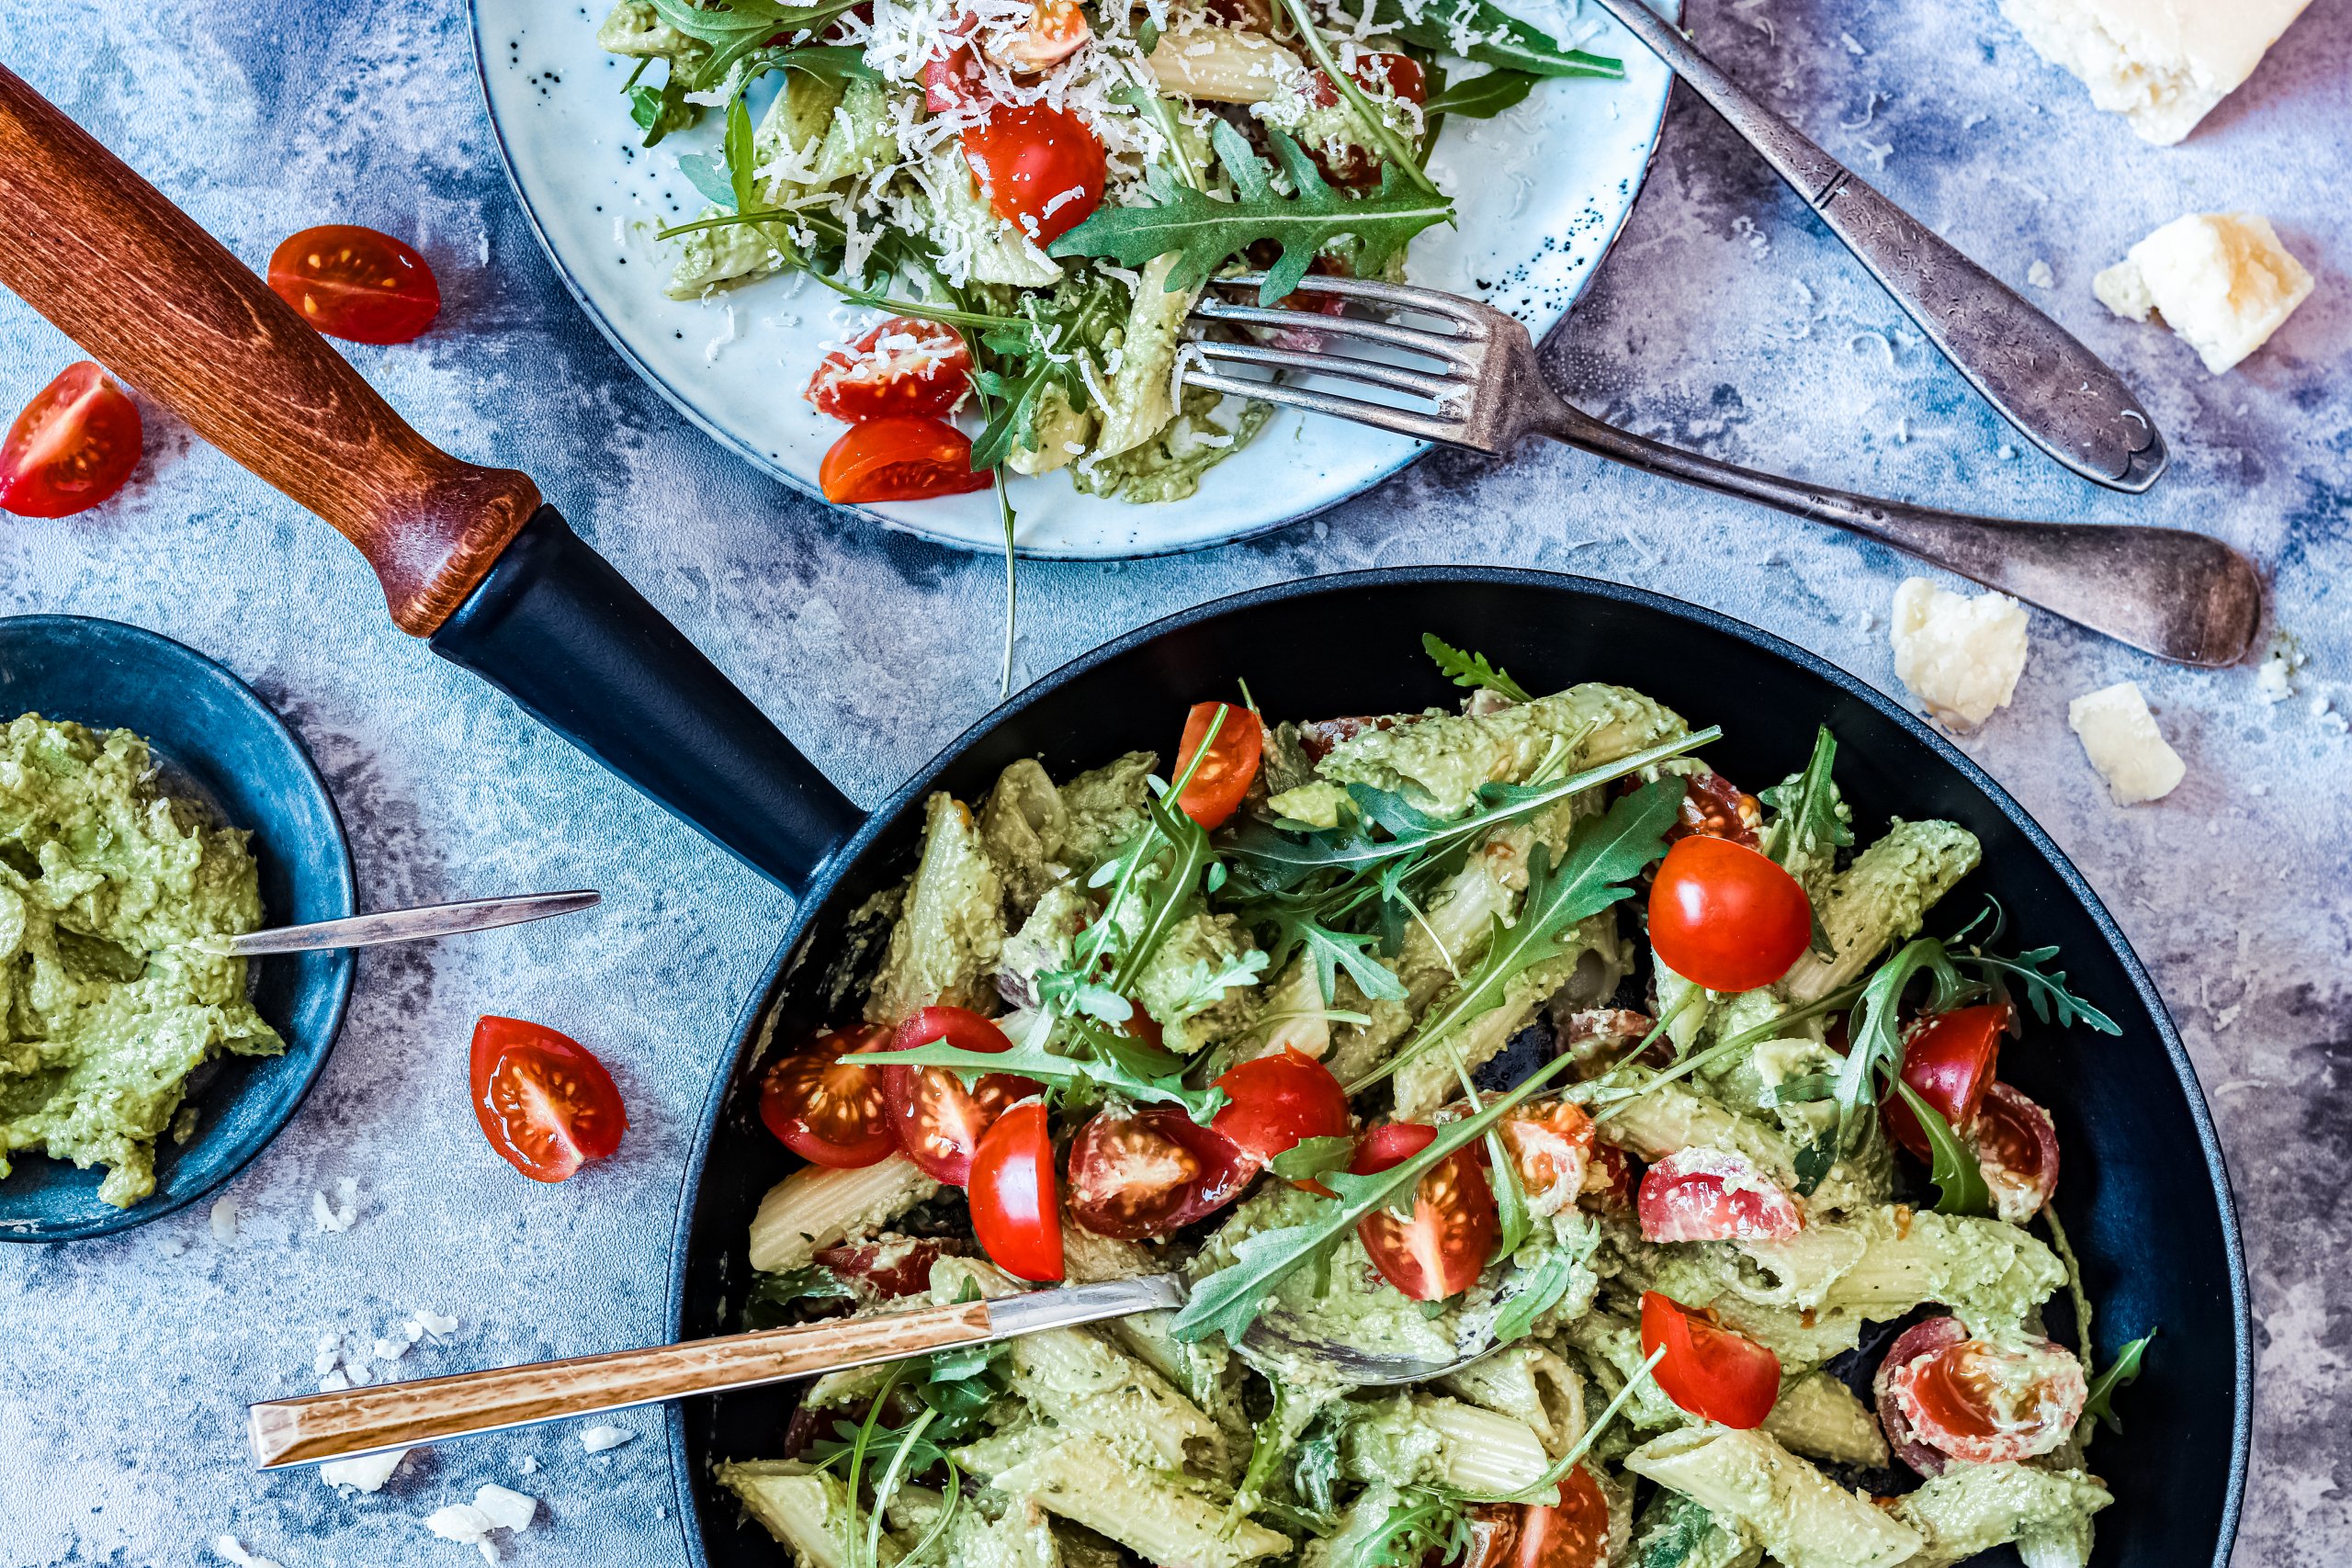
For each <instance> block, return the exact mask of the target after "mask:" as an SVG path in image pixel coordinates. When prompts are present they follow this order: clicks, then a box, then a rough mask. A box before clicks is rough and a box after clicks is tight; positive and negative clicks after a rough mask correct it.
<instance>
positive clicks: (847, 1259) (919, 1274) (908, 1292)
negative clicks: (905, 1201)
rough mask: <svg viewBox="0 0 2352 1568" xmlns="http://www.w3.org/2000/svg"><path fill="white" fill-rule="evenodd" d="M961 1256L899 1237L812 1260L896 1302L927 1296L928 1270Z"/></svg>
mask: <svg viewBox="0 0 2352 1568" xmlns="http://www.w3.org/2000/svg"><path fill="white" fill-rule="evenodd" d="M961 1256H962V1252H961V1250H960V1249H959V1248H957V1247H954V1246H951V1245H950V1244H948V1243H947V1242H944V1241H932V1240H927V1239H926V1240H913V1239H910V1238H907V1237H899V1238H898V1239H895V1240H891V1241H858V1242H851V1243H849V1244H847V1245H846V1246H842V1247H823V1248H820V1250H819V1251H818V1253H817V1255H816V1259H815V1260H816V1262H817V1263H819V1264H820V1265H821V1266H822V1267H824V1268H826V1269H831V1270H832V1272H833V1273H835V1274H837V1275H839V1276H840V1277H841V1278H842V1279H844V1280H855V1281H856V1282H857V1283H858V1284H861V1285H864V1286H865V1288H866V1289H867V1290H869V1291H872V1292H874V1293H875V1294H876V1295H877V1296H882V1297H885V1298H888V1299H891V1300H896V1299H897V1298H899V1297H901V1296H920V1295H922V1294H925V1293H926V1292H929V1291H930V1289H931V1266H932V1265H933V1264H934V1263H936V1262H938V1261H939V1260H940V1259H941V1258H956V1257H961Z"/></svg>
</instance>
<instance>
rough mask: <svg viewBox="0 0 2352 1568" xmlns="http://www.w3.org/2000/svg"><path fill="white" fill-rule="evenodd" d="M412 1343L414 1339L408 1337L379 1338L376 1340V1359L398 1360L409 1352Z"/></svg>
mask: <svg viewBox="0 0 2352 1568" xmlns="http://www.w3.org/2000/svg"><path fill="white" fill-rule="evenodd" d="M411 1343H412V1341H410V1340H407V1339H379V1340H377V1341H376V1359H378V1360H379V1361H397V1360H399V1359H401V1357H402V1356H405V1355H407V1354H408V1348H409V1346H410V1344H411Z"/></svg>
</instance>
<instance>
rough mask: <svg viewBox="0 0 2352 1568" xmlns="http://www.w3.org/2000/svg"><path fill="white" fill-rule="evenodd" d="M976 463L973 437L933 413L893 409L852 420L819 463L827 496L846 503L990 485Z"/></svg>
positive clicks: (956, 492) (820, 481)
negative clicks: (869, 417)
mask: <svg viewBox="0 0 2352 1568" xmlns="http://www.w3.org/2000/svg"><path fill="white" fill-rule="evenodd" d="M990 482H991V481H990V479H989V475H988V471H987V470H986V469H979V470H977V471H976V470H974V468H972V438H971V437H970V436H968V435H966V434H964V433H963V432H962V431H960V430H958V429H956V427H955V426H954V425H952V424H950V423H947V422H946V421H945V420H944V419H935V418H933V417H932V416H931V415H929V414H908V413H893V414H885V415H883V416H882V417H881V418H880V419H869V420H867V421H865V423H862V424H853V425H851V426H850V427H849V428H848V429H847V430H845V431H843V432H842V438H841V439H840V440H839V441H836V442H834V443H833V446H832V450H831V451H829V452H827V453H826V454H825V460H824V461H823V462H822V463H820V464H819V465H818V466H817V483H818V484H819V485H820V487H821V488H822V489H823V490H824V492H825V499H826V500H827V501H831V502H845V503H853V502H873V501H928V500H930V499H931V498H932V497H933V496H934V495H964V494H967V493H968V492H970V491H976V490H986V489H988V487H989V483H990Z"/></svg>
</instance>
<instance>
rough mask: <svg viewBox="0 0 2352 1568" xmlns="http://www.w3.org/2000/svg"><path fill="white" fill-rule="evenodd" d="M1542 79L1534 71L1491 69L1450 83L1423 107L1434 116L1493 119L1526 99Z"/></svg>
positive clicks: (1424, 110)
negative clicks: (1483, 73)
mask: <svg viewBox="0 0 2352 1568" xmlns="http://www.w3.org/2000/svg"><path fill="white" fill-rule="evenodd" d="M1542 80H1543V78H1542V77H1541V76H1538V75H1536V74H1535V73H1533V72H1532V71H1489V72H1487V73H1486V74H1485V75H1483V76H1471V77H1466V78H1462V79H1459V80H1455V81H1452V82H1448V83H1447V84H1446V85H1445V86H1444V87H1443V88H1442V89H1441V90H1440V91H1439V92H1437V93H1436V94H1434V95H1432V96H1431V97H1430V101H1429V102H1428V103H1426V104H1424V105H1422V106H1421V107H1422V110H1423V112H1425V113H1427V114H1429V115H1430V116H1432V117H1434V116H1437V115H1442V114H1454V115H1460V116H1461V117H1462V118H1464V119H1492V118H1495V116H1497V115H1498V114H1500V113H1502V112H1503V110H1505V109H1508V108H1514V107H1517V106H1519V105H1520V104H1521V103H1523V102H1525V101H1526V98H1527V95H1528V94H1529V93H1531V92H1532V91H1533V90H1534V88H1535V84H1536V83H1538V82H1540V81H1542Z"/></svg>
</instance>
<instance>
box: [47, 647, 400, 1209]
mask: <svg viewBox="0 0 2352 1568" xmlns="http://www.w3.org/2000/svg"><path fill="white" fill-rule="evenodd" d="M62 626H80V627H98V628H102V629H101V631H100V634H99V635H101V636H103V637H114V638H118V639H119V640H121V641H125V642H132V643H141V644H146V645H148V646H150V647H152V648H153V649H157V650H159V651H160V652H161V653H162V655H163V656H164V658H166V659H170V660H180V661H183V662H186V663H188V664H191V665H193V666H194V667H195V668H196V669H198V671H201V672H202V673H203V674H205V675H206V676H208V677H209V678H210V679H213V680H215V681H218V682H221V683H222V684H224V685H225V686H227V687H228V689H229V690H230V691H231V692H232V693H233V694H235V695H236V696H237V698H238V699H239V701H240V702H241V703H242V704H243V705H244V706H245V707H246V708H248V709H249V710H250V711H251V712H252V713H253V714H254V716H256V717H258V718H259V719H261V720H262V721H264V722H265V723H266V724H267V725H268V726H269V727H270V728H274V729H276V730H277V733H278V734H279V735H281V736H283V737H284V738H285V740H286V743H287V745H288V747H289V748H290V749H291V750H292V751H293V755H294V761H296V762H297V763H298V764H299V765H300V770H301V771H300V775H299V776H300V778H302V779H303V780H305V781H307V782H308V783H309V784H310V786H311V789H312V791H314V792H315V793H316V794H317V795H318V798H319V799H320V800H321V801H322V802H323V803H324V804H325V806H326V808H327V821H328V822H329V823H330V824H331V825H333V827H334V847H335V856H334V870H335V872H336V886H335V889H334V890H335V891H336V892H337V893H339V894H340V895H341V896H342V902H343V905H344V909H345V913H346V914H354V913H356V912H357V911H358V907H359V874H358V870H357V867H356V865H355V863H353V861H352V858H351V835H350V833H349V832H348V831H347V830H346V829H345V826H344V821H343V810H342V808H341V807H338V806H337V805H336V804H335V798H334V791H333V790H332V789H329V788H328V787H327V781H326V778H325V776H324V775H323V774H322V773H320V772H319V766H318V763H317V762H316V761H313V760H312V759H311V752H310V749H309V748H308V747H306V746H304V745H303V744H302V738H301V737H300V736H299V735H297V734H295V733H294V729H293V727H292V726H290V725H288V723H287V722H286V721H285V720H284V719H283V718H281V717H279V716H278V714H277V709H275V708H273V707H271V706H270V705H268V704H267V703H266V702H264V701H263V700H262V697H261V694H260V693H258V692H256V691H254V689H253V687H252V686H250V685H248V684H247V683H246V682H245V680H244V678H243V676H241V675H239V674H238V673H237V672H236V671H233V670H232V669H230V668H229V667H228V666H227V665H225V664H223V663H221V662H220V660H217V659H214V658H212V657H211V656H210V655H209V654H205V653H199V652H198V651H197V650H196V649H193V648H190V647H189V646H188V645H187V644H186V643H184V642H182V641H180V640H179V639H178V638H176V637H166V636H164V634H163V633H162V632H159V631H152V630H150V629H149V628H147V627H145V626H133V625H132V624H131V623H130V622H129V621H116V620H109V619H107V617H106V616H103V615H6V616H0V628H6V629H7V630H9V631H19V630H30V631H33V632H36V633H38V632H40V631H43V630H46V629H48V628H50V627H62ZM339 956H340V957H341V959H342V962H341V963H339V964H336V965H335V966H334V972H333V977H332V978H331V979H330V980H329V981H328V982H327V984H328V985H329V986H330V987H332V989H333V991H334V1007H333V1009H332V1010H331V1014H330V1017H329V1020H328V1023H327V1028H326V1032H325V1035H324V1038H323V1039H322V1042H321V1043H320V1045H319V1048H318V1050H317V1051H316V1052H315V1053H313V1058H312V1060H311V1062H310V1063H309V1064H308V1065H307V1066H306V1067H305V1069H304V1071H303V1073H302V1076H301V1081H300V1086H299V1087H298V1088H297V1089H296V1090H295V1093H294V1094H293V1096H292V1098H290V1099H289V1100H287V1102H286V1108H285V1111H284V1112H283V1113H282V1114H281V1115H279V1116H277V1118H276V1119H274V1120H272V1121H270V1122H267V1123H266V1124H265V1125H264V1127H263V1128H262V1129H261V1130H260V1131H259V1132H258V1133H256V1134H250V1135H249V1136H248V1138H247V1140H246V1145H245V1146H244V1147H243V1148H241V1149H239V1150H238V1151H237V1152H236V1154H235V1156H233V1157H232V1159H231V1160H230V1162H229V1163H228V1164H227V1165H226V1166H224V1167H223V1168H221V1169H220V1172H219V1173H218V1174H217V1175H215V1176H214V1177H213V1179H211V1180H209V1181H208V1182H206V1183H204V1184H203V1185H202V1186H200V1187H198V1188H196V1189H195V1190H192V1191H189V1192H187V1193H183V1194H179V1195H176V1196H174V1197H170V1198H162V1199H157V1198H147V1199H142V1200H141V1201H139V1202H136V1203H134V1204H132V1205H131V1206H130V1208H128V1209H124V1210H122V1211H121V1212H120V1213H113V1214H100V1215H97V1216H96V1217H95V1218H92V1219H88V1220H85V1221H81V1222H78V1223H76V1224H68V1225H62V1226H56V1227H49V1228H41V1227H33V1228H19V1227H17V1225H14V1224H0V1242H25V1243H49V1242H69V1241H91V1240H95V1239H96V1238H97V1237H99V1236H107V1235H121V1234H122V1233H123V1232H125V1231H129V1230H136V1229H137V1228H138V1227H139V1226H141V1225H143V1224H148V1223H149V1222H150V1221H153V1220H160V1219H162V1218H164V1216H165V1215H167V1214H175V1213H178V1212H179V1211H180V1210H182V1209H185V1208H187V1206H188V1205H190V1204H192V1203H196V1202H198V1201H202V1200H204V1199H206V1198H209V1197H210V1196H211V1195H212V1194H213V1193H215V1192H218V1191H219V1190H220V1189H221V1188H223V1187H225V1186H227V1185H228V1184H229V1183H230V1182H232V1181H233V1180H235V1179H237V1177H238V1176H239V1175H240V1174H242V1173H243V1170H244V1168H245V1167H247V1166H249V1165H251V1164H252V1163H253V1162H254V1158H255V1157H256V1156H259V1155H260V1154H261V1152H262V1150H264V1149H266V1148H267V1147H268V1146H269V1145H270V1144H271V1143H272V1142H274V1141H275V1140H276V1139H277V1134H280V1133H282V1132H284V1131H285V1130H286V1127H287V1123H288V1122H292V1121H293V1120H294V1118H295V1116H296V1115H298V1114H299V1113H300V1111H301V1109H302V1105H303V1102H304V1101H306V1100H309V1099H310V1097H311V1089H312V1088H313V1087H314V1086H315V1085H316V1084H317V1083H318V1081H319V1075H320V1074H321V1073H322V1072H324V1071H325V1070H326V1065H327V1058H328V1057H329V1056H331V1055H334V1047H335V1042H336V1041H337V1040H338V1039H340V1038H341V1037H342V1034H343V1025H344V1021H345V1018H346V1017H347V1016H348V1015H349V1013H350V1011H351V993H352V988H353V986H354V984H355V981H356V976H357V972H358V967H359V965H358V960H357V958H356V955H355V954H354V953H351V952H350V951H349V950H347V949H346V950H345V951H344V952H343V953H341V954H340V955H339ZM27 1153H28V1154H33V1155H36V1156H38V1157H40V1158H46V1157H48V1156H42V1155H39V1152H38V1151H35V1150H28V1151H27ZM6 1198H7V1188H6V1185H5V1184H0V1203H5V1202H6Z"/></svg>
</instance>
